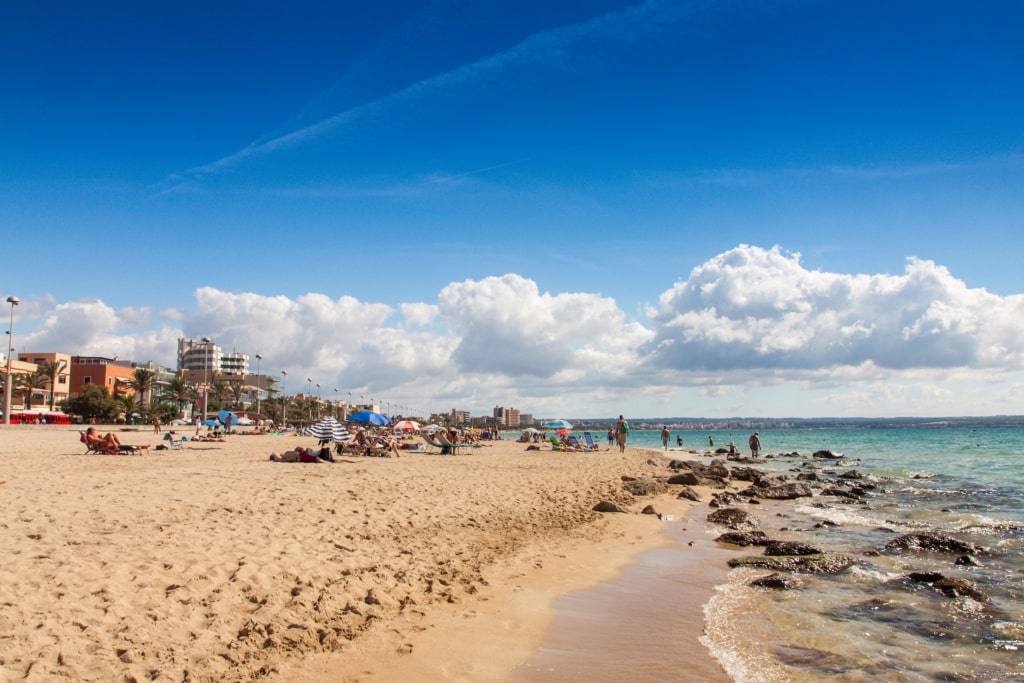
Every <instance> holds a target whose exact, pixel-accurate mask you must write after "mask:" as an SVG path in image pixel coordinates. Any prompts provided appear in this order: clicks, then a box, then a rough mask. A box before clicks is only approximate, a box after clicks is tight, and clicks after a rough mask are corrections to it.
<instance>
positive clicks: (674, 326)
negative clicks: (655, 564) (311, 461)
mask: <svg viewBox="0 0 1024 683" xmlns="http://www.w3.org/2000/svg"><path fill="white" fill-rule="evenodd" d="M194 295H195V307H194V311H189V310H187V309H181V310H176V311H163V312H162V313H161V314H160V316H159V318H160V320H161V321H163V322H161V323H158V325H159V326H154V327H152V328H147V327H145V326H146V325H149V324H152V323H151V318H152V316H151V313H150V311H149V310H148V309H144V308H140V309H136V308H125V309H122V310H119V311H116V310H114V309H112V308H111V307H110V306H108V305H106V304H105V303H104V302H102V301H99V300H83V301H76V302H67V303H53V302H40V301H36V302H34V304H36V305H37V307H39V308H41V309H42V310H41V312H36V313H35V314H34V315H35V318H34V320H33V319H26V318H20V330H21V331H20V332H17V331H16V337H15V340H16V342H18V343H16V344H15V346H16V347H17V348H21V349H23V350H26V349H30V350H37V351H52V350H59V351H64V352H67V353H71V354H75V355H103V356H108V357H110V356H119V357H121V358H125V359H133V360H136V361H148V360H155V361H157V362H158V363H160V364H163V365H168V366H172V367H173V366H174V365H175V349H176V342H177V339H178V338H179V337H182V336H186V337H192V338H200V337H203V336H209V337H211V338H212V339H214V341H216V342H217V343H218V344H219V345H220V346H222V347H223V348H225V349H226V350H229V351H231V350H237V351H241V352H245V353H248V354H249V355H250V357H252V356H255V354H257V353H260V354H261V355H262V356H263V361H262V371H263V372H264V373H267V374H271V375H277V374H278V373H279V372H280V371H281V370H282V369H284V370H287V371H288V389H289V391H290V392H299V391H304V390H305V389H306V378H307V377H310V378H313V381H314V382H316V383H320V384H321V385H322V388H321V393H322V395H324V396H325V397H331V396H334V397H336V398H347V394H348V393H349V392H351V393H352V394H353V398H356V399H358V397H359V396H360V395H362V396H364V397H365V398H369V397H371V396H372V397H374V398H375V399H377V401H378V402H381V403H383V402H385V401H387V400H388V398H389V397H390V398H391V399H392V400H394V401H396V402H400V403H402V404H404V407H405V409H406V411H411V410H413V409H418V410H421V411H425V412H426V411H432V410H450V409H451V408H460V409H468V410H471V411H474V412H477V413H479V412H486V411H488V410H489V409H490V407H491V406H493V405H495V404H501V405H508V406H514V407H518V408H520V409H522V410H525V411H527V412H533V413H536V414H541V415H549V416H554V415H567V414H572V415H606V414H607V415H610V414H612V413H617V412H621V410H620V408H621V407H622V406H623V405H624V404H625V405H628V404H630V403H633V404H635V405H643V406H647V407H648V408H649V409H656V410H658V411H660V412H661V414H673V413H674V414H690V415H701V414H703V415H711V414H716V413H717V414H733V413H732V412H731V411H733V410H735V409H746V410H752V411H755V412H754V413H752V414H762V415H765V414H780V412H781V413H784V414H788V415H814V414H833V415H835V414H848V415H857V414H859V415H867V414H885V413H886V412H889V413H890V414H892V413H899V414H936V413H940V414H941V413H944V414H952V413H957V412H959V413H974V414H991V413H998V412H1003V413H1007V412H1019V411H1020V405H1019V400H1020V398H1019V397H1020V396H1021V395H1024V392H1022V391H1021V389H1020V386H1022V382H1021V380H1020V379H1019V377H1020V376H1021V375H1022V374H1024V372H1022V371H1024V362H1022V360H1024V341H1022V340H1024V296H1021V295H1015V296H1009V297H1000V296H996V295H993V294H991V293H989V292H987V291H985V290H983V289H970V288H968V287H966V286H965V284H964V283H963V282H962V281H960V280H958V279H956V278H954V277H953V276H952V275H951V274H950V273H949V272H948V271H947V270H946V269H945V268H943V267H941V266H938V265H936V264H935V263H933V262H930V261H923V260H918V259H914V258H911V259H909V260H908V262H907V266H906V269H905V272H904V273H903V274H901V275H887V274H877V275H850V274H841V273H827V272H821V271H814V270H808V269H806V268H804V267H803V266H802V265H801V263H800V256H799V255H798V254H791V253H785V252H783V251H782V250H781V249H780V248H778V247H775V248H772V249H763V248H759V247H752V246H746V245H741V246H739V247H736V248H735V249H731V250H729V251H727V252H725V253H722V254H719V255H718V256H715V257H714V258H711V259H709V260H708V261H707V262H705V263H703V264H701V265H700V266H698V267H696V268H694V269H693V270H692V271H691V273H690V274H689V277H688V278H686V279H685V280H682V281H679V282H676V283H675V284H674V285H672V286H671V287H670V288H669V289H667V290H666V291H665V292H664V293H662V295H661V296H660V298H659V300H658V303H657V305H656V306H654V307H652V308H650V310H648V311H647V317H646V324H645V323H644V322H640V321H634V320H630V319H629V317H628V316H627V314H626V313H625V312H624V311H623V310H621V309H620V308H619V306H618V304H617V303H616V302H615V300H614V299H612V298H610V297H607V296H602V295H600V294H595V293H589V292H554V293H553V292H544V291H541V289H540V287H539V286H538V284H537V283H536V282H534V281H533V280H530V279H528V278H524V277H522V276H520V275H516V274H506V275H502V276H500V277H499V276H495V277H486V278H483V279H480V280H465V281H462V282H453V283H451V284H449V285H447V286H446V287H444V288H443V289H442V290H441V291H440V292H439V293H438V297H437V301H436V302H408V303H403V304H401V305H400V306H399V307H398V308H397V310H396V309H395V308H393V307H391V306H388V305H384V304H379V303H372V302H363V301H359V300H357V299H354V298H352V297H349V296H343V297H340V298H331V297H328V296H326V295H324V294H319V293H308V294H304V295H302V296H299V297H297V298H294V299H292V298H288V297H284V296H265V295H261V294H257V293H252V292H225V291H221V290H218V289H214V288H210V287H204V288H200V289H197V290H196V291H195V293H194ZM32 304H33V302H27V305H26V306H25V308H26V309H28V310H33V309H32V308H31V306H32ZM20 313H21V311H20V310H19V314H20ZM32 322H37V323H38V324H37V325H36V327H35V329H32V330H28V328H29V327H30V326H31V324H32ZM1014 382H1016V383H1014ZM335 389H337V392H335ZM782 400H785V404H783V403H781V402H780V401H782ZM1015 401H1016V402H1017V403H1014V402H1015ZM957 405H961V406H966V407H964V408H962V409H961V410H956V407H957ZM393 410H395V411H397V410H398V409H397V408H393ZM638 410H641V411H642V410H644V409H643V408H638Z"/></svg>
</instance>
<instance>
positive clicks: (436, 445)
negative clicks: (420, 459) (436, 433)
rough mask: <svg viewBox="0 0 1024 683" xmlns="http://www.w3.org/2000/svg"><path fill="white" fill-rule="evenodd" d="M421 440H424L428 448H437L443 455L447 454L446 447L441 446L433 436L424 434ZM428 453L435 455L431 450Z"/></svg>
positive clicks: (421, 435)
mask: <svg viewBox="0 0 1024 683" xmlns="http://www.w3.org/2000/svg"><path fill="white" fill-rule="evenodd" d="M420 438H421V439H423V443H425V444H427V446H429V447H430V448H436V449H437V450H438V451H439V452H440V453H441V454H444V453H445V447H444V446H443V445H441V443H440V442H439V441H437V440H436V439H435V438H434V437H433V436H432V435H430V434H426V433H424V434H420ZM427 452H428V453H433V451H430V450H428V451H427Z"/></svg>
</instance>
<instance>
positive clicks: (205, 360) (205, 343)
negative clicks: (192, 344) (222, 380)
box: [200, 337, 210, 424]
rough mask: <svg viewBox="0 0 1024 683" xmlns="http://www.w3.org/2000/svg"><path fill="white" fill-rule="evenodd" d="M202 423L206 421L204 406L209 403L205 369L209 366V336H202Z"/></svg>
mask: <svg viewBox="0 0 1024 683" xmlns="http://www.w3.org/2000/svg"><path fill="white" fill-rule="evenodd" d="M200 341H201V342H203V423H204V424H205V423H206V408H207V406H209V405H210V387H209V386H207V384H206V371H207V369H208V368H209V367H210V338H209V337H203V338H202V339H200Z"/></svg>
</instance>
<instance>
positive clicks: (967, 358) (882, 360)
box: [649, 245, 1024, 372]
mask: <svg viewBox="0 0 1024 683" xmlns="http://www.w3.org/2000/svg"><path fill="white" fill-rule="evenodd" d="M1022 314H1024V297H1021V296H1014V297H1005V298H1004V297H998V296H995V295H993V294H990V293H988V292H987V291H985V290H983V289H968V288H967V287H966V286H965V285H964V283H963V282H962V281H960V280H957V279H956V278H954V277H953V276H952V275H951V274H950V273H949V271H948V270H946V269H945V268H943V267H941V266H938V265H936V264H935V263H933V262H931V261H923V260H918V259H915V258H911V259H909V260H908V263H907V267H906V270H905V272H904V274H902V275H846V274H839V273H824V272H820V271H810V270H807V269H805V268H804V267H803V266H801V265H800V256H799V254H784V253H783V252H782V250H781V249H779V248H778V247H775V248H773V249H762V248H759V247H749V246H745V245H742V246H739V247H737V248H735V249H732V250H730V251H728V252H726V253H724V254H720V255H719V256H716V257H715V258H713V259H711V260H709V261H707V262H706V263H704V264H702V265H701V266H698V267H697V268H695V269H694V270H693V271H692V272H691V274H690V277H689V278H688V279H687V280H686V281H682V282H678V283H676V284H675V285H674V286H673V287H672V288H671V289H669V290H668V291H666V292H665V293H663V294H662V295H661V298H660V300H659V303H658V306H657V307H656V308H654V309H652V310H651V311H650V312H649V319H650V321H651V323H652V325H653V327H654V330H655V335H656V336H655V341H654V342H653V344H652V346H651V350H652V353H651V357H650V359H649V362H651V363H652V364H654V365H656V366H660V367H669V368H672V369H675V370H679V371H702V370H710V371H720V372H732V371H752V370H753V371H758V370H780V369H782V370H785V369H790V370H793V371H805V370H806V371H811V370H830V369H834V368H838V367H857V366H860V365H861V364H863V363H871V364H872V365H874V366H878V367H881V368H887V369H889V370H903V369H912V368H955V367H976V368H983V367H1000V368H1004V369H1019V368H1021V367H1022V359H1024V357H1022V350H1024V348H1022V344H1021V342H1020V341H1019V340H1021V339H1022V338H1024V335H1022V333H1024V318H1022Z"/></svg>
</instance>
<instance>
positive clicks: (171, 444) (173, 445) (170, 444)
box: [164, 432, 182, 451]
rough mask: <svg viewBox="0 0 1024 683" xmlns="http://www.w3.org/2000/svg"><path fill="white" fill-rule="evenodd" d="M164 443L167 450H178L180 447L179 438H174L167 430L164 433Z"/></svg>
mask: <svg viewBox="0 0 1024 683" xmlns="http://www.w3.org/2000/svg"><path fill="white" fill-rule="evenodd" d="M164 441H165V442H166V443H165V445H166V446H167V448H168V449H169V450H172V451H178V450H181V449H182V443H181V439H177V440H175V438H174V435H173V434H172V433H171V432H167V434H165V435H164Z"/></svg>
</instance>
